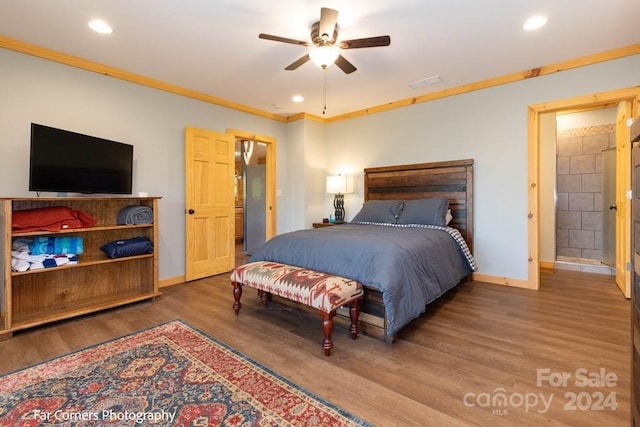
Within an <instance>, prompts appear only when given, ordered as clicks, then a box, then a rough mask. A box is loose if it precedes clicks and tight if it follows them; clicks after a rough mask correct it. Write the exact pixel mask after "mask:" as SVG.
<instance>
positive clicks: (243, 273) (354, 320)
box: [231, 261, 364, 356]
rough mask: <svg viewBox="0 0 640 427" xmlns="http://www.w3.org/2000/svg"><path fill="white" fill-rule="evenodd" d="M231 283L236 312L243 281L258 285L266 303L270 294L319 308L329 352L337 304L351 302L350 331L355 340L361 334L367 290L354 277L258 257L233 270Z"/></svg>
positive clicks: (236, 311) (238, 309) (324, 341)
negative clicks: (364, 296) (362, 310)
mask: <svg viewBox="0 0 640 427" xmlns="http://www.w3.org/2000/svg"><path fill="white" fill-rule="evenodd" d="M231 284H232V285H233V297H234V300H235V302H234V303H233V309H234V310H235V313H236V315H238V313H239V312H240V307H242V305H241V304H240V297H241V296H242V285H245V286H250V287H252V288H256V289H258V294H259V295H260V299H261V300H262V303H263V304H265V305H266V304H267V302H268V301H269V300H270V299H271V295H278V296H280V297H282V298H286V299H289V300H292V301H295V302H298V303H300V304H304V305H307V306H309V307H313V308H315V309H317V310H319V311H320V313H321V314H322V332H323V334H324V340H323V341H322V348H323V349H324V353H325V354H326V355H327V356H329V355H330V354H331V349H332V348H333V342H332V341H331V332H332V331H333V318H334V316H335V315H336V309H337V308H338V307H342V306H343V305H349V317H350V319H351V326H350V328H349V332H350V333H351V338H353V339H354V340H355V339H356V338H357V337H358V331H359V329H358V317H360V300H362V296H363V294H364V290H363V287H362V284H361V283H359V282H357V281H355V280H351V279H346V278H344V277H340V276H334V275H331V274H327V273H321V272H318V271H314V270H309V269H305V268H301V267H294V266H291V265H287V264H280V263H277V262H272V261H256V262H251V263H248V264H245V265H242V266H239V267H236V268H235V269H234V270H233V271H232V272H231Z"/></svg>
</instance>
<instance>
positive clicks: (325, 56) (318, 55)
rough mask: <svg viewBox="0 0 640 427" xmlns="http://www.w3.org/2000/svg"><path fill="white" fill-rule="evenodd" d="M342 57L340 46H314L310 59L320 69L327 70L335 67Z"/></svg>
mask: <svg viewBox="0 0 640 427" xmlns="http://www.w3.org/2000/svg"><path fill="white" fill-rule="evenodd" d="M339 55H340V48H338V46H329V45H326V46H312V47H311V49H309V57H310V58H311V60H312V61H313V63H314V64H316V65H317V66H318V67H320V68H327V67H329V66H331V65H333V63H334V62H336V59H338V56H339Z"/></svg>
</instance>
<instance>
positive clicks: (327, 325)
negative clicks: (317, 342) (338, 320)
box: [322, 310, 336, 356]
mask: <svg viewBox="0 0 640 427" xmlns="http://www.w3.org/2000/svg"><path fill="white" fill-rule="evenodd" d="M335 315H336V311H335V310H333V311H332V312H330V313H325V312H324V311H323V312H322V333H323V334H324V339H323V340H322V348H323V349H324V354H325V356H329V355H330V354H331V349H332V348H333V341H331V332H332V331H333V317H334V316H335Z"/></svg>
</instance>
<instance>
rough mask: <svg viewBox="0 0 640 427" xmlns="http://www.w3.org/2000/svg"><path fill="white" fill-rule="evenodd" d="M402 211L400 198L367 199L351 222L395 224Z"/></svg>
mask: <svg viewBox="0 0 640 427" xmlns="http://www.w3.org/2000/svg"><path fill="white" fill-rule="evenodd" d="M400 211H402V201H401V200H369V201H366V202H364V205H363V206H362V209H360V212H358V214H357V215H356V216H355V217H354V218H353V220H352V221H351V222H355V223H358V222H377V223H384V224H395V223H396V221H397V219H398V215H400Z"/></svg>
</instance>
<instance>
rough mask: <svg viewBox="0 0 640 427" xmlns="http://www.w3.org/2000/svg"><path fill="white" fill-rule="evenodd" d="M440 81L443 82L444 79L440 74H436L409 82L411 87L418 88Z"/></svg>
mask: <svg viewBox="0 0 640 427" xmlns="http://www.w3.org/2000/svg"><path fill="white" fill-rule="evenodd" d="M440 82H442V80H441V79H440V76H438V75H435V76H431V77H427V78H426V79H422V80H416V81H415V82H413V83H409V87H412V88H413V89H418V88H421V87H425V86H431V85H435V84H438V83H440Z"/></svg>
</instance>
